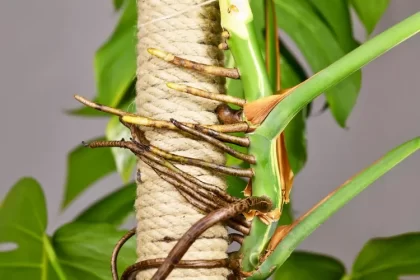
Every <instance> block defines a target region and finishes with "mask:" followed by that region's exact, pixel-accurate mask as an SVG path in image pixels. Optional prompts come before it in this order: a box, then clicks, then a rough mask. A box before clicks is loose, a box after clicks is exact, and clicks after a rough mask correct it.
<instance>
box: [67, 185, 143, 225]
mask: <svg viewBox="0 0 420 280" xmlns="http://www.w3.org/2000/svg"><path fill="white" fill-rule="evenodd" d="M135 199H136V184H135V183H130V184H128V185H126V186H123V187H121V188H120V189H118V190H116V191H115V192H112V193H111V194H109V195H107V196H105V197H104V198H102V199H101V200H99V201H97V202H96V203H95V204H93V205H91V206H90V207H89V208H88V209H86V210H85V211H83V213H81V214H80V215H79V216H78V217H77V218H76V219H75V221H76V222H87V223H107V224H113V225H117V226H119V225H121V224H122V223H123V222H124V220H125V219H126V218H127V216H128V215H130V214H131V213H133V211H134V208H133V207H134V200H135Z"/></svg>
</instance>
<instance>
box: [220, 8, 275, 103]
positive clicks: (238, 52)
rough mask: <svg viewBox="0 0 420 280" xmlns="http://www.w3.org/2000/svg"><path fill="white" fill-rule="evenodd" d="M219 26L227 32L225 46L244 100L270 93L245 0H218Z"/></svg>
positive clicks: (249, 11)
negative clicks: (220, 24) (234, 65)
mask: <svg viewBox="0 0 420 280" xmlns="http://www.w3.org/2000/svg"><path fill="white" fill-rule="evenodd" d="M219 2H220V12H221V17H222V27H223V28H225V29H226V30H227V31H228V32H229V35H230V36H229V38H228V40H227V42H228V45H229V49H230V50H231V52H232V55H233V57H234V59H235V64H236V67H237V68H238V70H239V73H240V75H241V81H242V84H243V87H244V92H245V99H246V100H247V101H254V100H257V99H259V98H261V97H266V96H270V95H271V94H272V93H273V91H272V90H271V86H270V82H269V80H268V76H267V72H266V70H265V64H264V60H263V58H262V55H261V50H260V49H259V45H258V42H257V39H256V36H255V30H254V25H253V23H252V20H253V15H252V12H251V8H250V7H249V3H248V0H242V1H232V0H220V1H219Z"/></svg>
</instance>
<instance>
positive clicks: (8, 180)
mask: <svg viewBox="0 0 420 280" xmlns="http://www.w3.org/2000/svg"><path fill="white" fill-rule="evenodd" d="M419 10H420V1H418V0H404V1H396V0H393V1H391V5H390V7H389V9H388V10H387V12H386V13H385V15H384V16H383V18H382V20H381V21H380V23H379V24H378V26H377V27H376V29H375V32H374V34H377V33H380V32H382V31H383V30H385V29H387V28H388V27H390V26H392V25H394V24H396V23H397V22H399V21H401V20H402V19H404V18H406V17H408V16H409V15H411V14H413V13H415V12H417V11H419ZM116 21H117V16H116V14H115V12H114V10H113V7H112V3H111V1H103V0H90V1H82V0H73V1H56V0H38V1H14V0H3V1H0V34H1V39H0V46H1V51H0V92H1V97H2V99H1V103H0V125H1V133H0V134H1V145H0V155H1V156H0V183H1V185H0V199H1V198H3V197H4V195H5V194H6V193H7V191H8V190H9V188H10V187H11V186H12V185H13V184H14V183H15V182H16V181H17V180H18V179H19V178H20V177H22V176H33V177H35V178H36V179H37V180H38V181H39V182H40V183H41V185H42V186H43V188H44V191H45V193H46V198H47V203H48V211H49V221H50V225H49V231H53V230H54V229H56V228H57V227H58V226H60V225H62V224H63V223H65V222H67V221H70V220H71V218H72V217H74V216H75V215H76V214H77V213H79V212H80V211H81V210H82V209H83V207H85V206H86V205H87V204H88V203H90V202H92V201H94V200H95V199H96V198H97V197H100V196H103V194H105V193H109V192H110V191H112V190H113V189H115V188H116V187H119V186H121V185H122V183H121V182H120V178H119V177H118V176H117V175H113V176H111V177H108V178H106V179H105V180H101V181H100V182H98V183H97V184H95V187H93V188H91V189H89V190H88V191H87V192H86V193H84V194H83V195H82V196H81V197H80V198H79V199H77V201H76V202H75V203H74V204H72V205H71V206H70V207H69V208H68V209H67V210H66V211H65V212H63V213H61V212H60V203H61V198H62V194H63V186H64V183H65V180H66V177H65V176H66V157H67V153H68V152H69V151H70V150H71V149H73V148H74V147H76V146H77V145H79V144H80V143H81V141H82V140H87V139H91V138H93V137H96V136H99V135H102V134H103V131H104V129H105V125H106V123H107V120H101V119H92V118H90V119H83V118H80V117H72V116H69V115H66V114H65V110H68V109H71V108H76V107H79V104H78V103H77V102H76V101H75V100H74V99H73V95H74V94H76V93H78V94H81V95H84V96H86V97H93V96H94V95H95V81H94V73H93V64H92V62H93V55H94V53H95V51H96V50H97V48H98V47H99V46H100V45H101V44H102V43H103V42H104V41H105V39H106V38H107V37H108V36H109V34H111V32H112V30H113V28H114V26H115V23H116ZM354 31H355V33H356V35H355V36H356V38H357V39H358V40H360V41H363V40H365V37H366V36H365V33H364V30H363V28H362V27H361V25H360V24H357V23H356V24H355V26H354ZM288 41H289V40H288ZM289 43H290V42H289ZM419 50H420V36H416V37H414V38H412V39H410V40H408V41H407V42H405V43H403V44H402V45H400V46H398V47H397V48H396V49H394V50H392V51H390V52H389V53H387V54H385V55H384V56H382V57H380V58H379V59H378V60H376V61H374V62H373V63H371V64H369V65H368V66H367V67H365V68H364V69H363V84H362V90H361V93H360V97H359V99H358V103H357V105H356V108H355V110H354V111H353V113H352V115H351V117H350V119H349V121H348V128H347V129H341V128H339V127H338V125H337V124H336V123H335V121H334V120H333V118H332V116H331V114H330V113H329V112H326V113H324V114H322V115H318V116H316V115H317V110H318V111H319V110H320V108H321V107H322V104H323V100H322V99H320V100H317V102H316V104H315V108H314V111H313V112H314V115H315V116H313V117H311V118H310V119H309V122H308V135H307V138H308V157H309V160H308V162H307V164H306V167H305V168H304V170H303V171H302V172H301V173H300V174H299V176H298V177H297V178H296V181H295V187H294V191H293V199H294V200H293V202H294V208H295V212H296V214H302V213H303V212H304V211H305V210H307V209H308V208H310V207H311V206H312V205H313V204H315V203H316V202H317V201H318V200H320V199H321V198H323V197H324V196H325V195H327V194H328V193H329V192H330V191H332V190H333V189H334V188H335V187H337V186H338V185H340V184H341V183H343V182H344V181H346V180H347V179H348V178H349V177H351V176H352V175H354V174H355V173H356V172H358V171H359V170H361V169H363V168H364V167H366V166H367V165H369V164H371V163H372V162H373V161H375V160H376V159H377V158H379V157H380V156H381V155H383V154H384V153H385V152H387V151H388V150H390V149H392V148H393V147H395V146H396V145H398V144H400V143H402V142H404V141H406V140H409V139H411V138H413V137H415V136H418V135H420V127H419V120H420V110H418V107H419V105H420V94H419V88H420V87H419V85H418V80H419V73H420V69H419V66H418V65H419V61H420V60H419V57H420V56H419ZM298 56H299V55H298ZM98 164H100V163H99V162H98ZM91 168H95V166H91ZM419 171H420V154H419V153H418V154H416V155H414V156H412V157H410V158H409V159H408V160H406V161H405V162H403V163H402V164H400V165H399V166H397V167H396V168H395V169H394V170H393V171H391V172H390V173H389V174H387V175H386V176H384V177H383V178H382V179H380V180H378V181H377V182H376V183H375V184H374V185H373V186H372V187H371V188H369V189H368V190H367V191H365V192H364V193H363V194H362V195H360V196H359V197H357V198H356V199H354V200H353V201H352V202H351V203H350V204H349V205H347V206H346V207H344V208H343V209H342V210H341V211H339V212H338V213H337V214H336V215H334V216H333V217H332V218H331V219H330V220H329V221H328V222H326V223H325V224H323V225H322V226H321V227H320V228H319V229H318V230H316V231H315V233H314V234H312V235H311V236H310V237H309V238H308V239H307V240H306V241H305V242H304V243H303V244H302V246H301V248H303V249H307V250H313V251H316V252H322V253H327V254H331V255H334V256H336V257H339V258H341V259H342V260H344V261H345V263H346V265H347V266H348V267H350V266H351V264H352V261H353V259H354V258H355V256H356V255H357V253H358V252H359V251H360V249H361V247H362V246H363V244H364V243H365V242H366V241H367V240H368V239H370V238H372V237H377V236H388V235H394V234H399V233H403V232H409V231H420V218H419V213H420V204H419V203H418V198H419V197H420V185H419V181H420V180H419V179H420V172H419ZM86 172H89V170H87V171H86Z"/></svg>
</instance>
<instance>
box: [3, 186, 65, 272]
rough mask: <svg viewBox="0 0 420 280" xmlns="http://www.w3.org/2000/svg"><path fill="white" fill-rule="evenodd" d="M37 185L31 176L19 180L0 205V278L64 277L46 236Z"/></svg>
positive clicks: (39, 191)
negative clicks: (4, 247)
mask: <svg viewBox="0 0 420 280" xmlns="http://www.w3.org/2000/svg"><path fill="white" fill-rule="evenodd" d="M45 207H46V206H45V198H44V194H43V193H42V189H41V187H40V185H39V184H38V183H37V182H36V181H35V180H33V179H31V178H23V179H21V180H19V181H18V182H17V183H16V184H15V185H14V186H13V187H12V189H11V190H10V191H9V193H8V194H7V196H6V198H5V200H4V201H3V203H2V204H1V206H0V221H1V222H0V245H7V244H9V245H14V246H15V247H17V248H14V249H12V250H10V251H6V252H2V251H0V279H33V280H47V279H48V280H49V279H60V280H65V279H67V278H66V277H65V276H64V273H63V270H62V268H61V267H60V265H59V263H58V261H57V256H56V255H55V252H54V250H53V249H52V245H51V243H50V240H49V238H48V236H47V235H46V234H45V229H46V227H47V210H46V208H45Z"/></svg>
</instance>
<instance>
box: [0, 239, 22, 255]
mask: <svg viewBox="0 0 420 280" xmlns="http://www.w3.org/2000/svg"><path fill="white" fill-rule="evenodd" d="M17 248H19V246H18V244H16V243H14V242H5V243H0V252H2V253H4V252H10V251H14V250H16V249H17Z"/></svg>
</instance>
